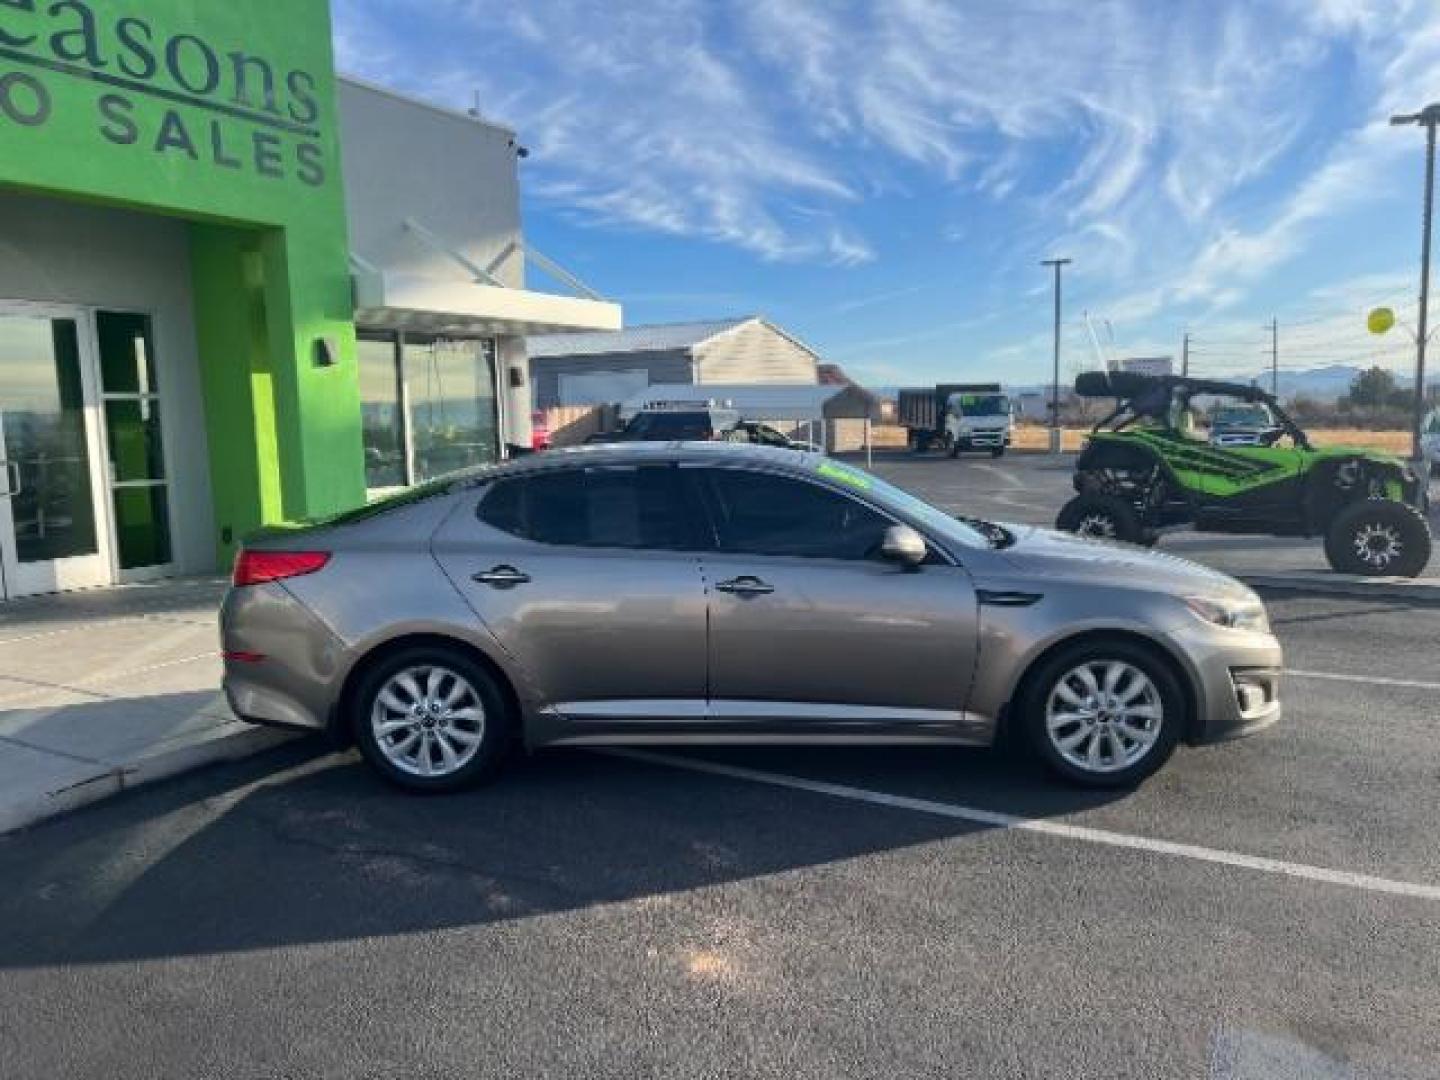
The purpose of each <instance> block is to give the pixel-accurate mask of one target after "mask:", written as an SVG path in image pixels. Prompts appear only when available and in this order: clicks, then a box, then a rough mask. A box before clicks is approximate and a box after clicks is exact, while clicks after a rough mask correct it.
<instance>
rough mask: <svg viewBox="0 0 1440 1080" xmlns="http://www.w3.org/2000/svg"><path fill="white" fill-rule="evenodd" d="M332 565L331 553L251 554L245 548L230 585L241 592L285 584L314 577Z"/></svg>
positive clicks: (264, 552) (270, 552)
mask: <svg viewBox="0 0 1440 1080" xmlns="http://www.w3.org/2000/svg"><path fill="white" fill-rule="evenodd" d="M329 561H330V553H329V552H328V551H248V550H246V549H244V548H242V549H241V550H240V554H239V555H238V556H237V557H236V559H235V573H234V575H233V576H232V577H231V579H230V581H231V583H232V584H233V585H235V586H236V587H237V588H238V587H240V586H242V585H259V584H261V583H263V582H266V581H281V580H283V579H285V578H293V577H300V576H301V575H303V574H313V573H315V571H316V570H319V569H321V568H322V567H324V565H325V564H326V563H328V562H329Z"/></svg>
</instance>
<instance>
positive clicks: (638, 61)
mask: <svg viewBox="0 0 1440 1080" xmlns="http://www.w3.org/2000/svg"><path fill="white" fill-rule="evenodd" d="M334 2H335V12H336V25H337V51H338V53H339V55H340V58H341V62H342V64H343V65H344V66H346V67H348V68H350V69H352V70H356V71H357V72H358V73H360V74H364V75H369V76H371V77H374V78H378V79H381V80H383V81H386V82H390V83H398V84H399V85H401V87H402V88H404V89H408V90H411V91H415V92H419V93H422V94H425V95H427V96H431V97H435V98H438V99H440V100H443V101H448V102H449V103H451V104H453V105H456V106H460V107H468V106H469V105H470V104H471V103H472V100H473V99H474V95H475V94H477V93H478V94H479V98H480V102H481V105H482V108H483V109H484V110H485V111H486V112H487V113H489V114H490V115H492V116H495V117H497V118H498V119H501V120H503V121H505V122H506V123H508V124H510V125H513V126H514V127H516V128H517V130H519V131H520V133H521V136H522V138H523V140H524V141H525V143H526V145H527V146H529V147H530V148H531V149H532V151H533V155H532V157H531V158H530V159H529V161H527V163H526V166H525V184H526V189H527V192H528V193H529V195H530V196H531V197H532V198H533V199H536V200H539V202H540V204H541V205H543V206H544V207H546V208H547V210H548V211H549V212H551V213H554V214H557V215H559V216H562V217H564V218H566V219H567V220H569V221H571V222H572V223H576V224H580V225H584V226H589V227H595V228H601V229H605V230H611V231H615V232H619V233H634V234H657V235H663V236H669V237H681V238H687V239H694V240H698V241H700V242H702V243H704V244H709V245H714V246H716V247H717V248H729V249H737V250H739V251H741V252H744V253H748V254H749V255H751V256H753V257H755V258H757V259H759V260H762V261H765V262H768V263H777V264H781V263H794V264H802V265H804V264H811V265H814V266H817V267H834V268H848V267H856V266H861V265H865V264H874V263H877V262H878V263H880V264H881V265H882V266H886V267H893V268H894V270H895V273H896V275H897V286H896V289H895V290H884V289H881V290H879V291H878V292H877V294H875V295H877V296H884V295H886V294H887V293H889V294H892V295H894V296H896V297H897V298H898V296H901V295H905V294H906V292H907V290H909V289H910V288H911V286H912V283H911V282H910V281H909V280H908V279H907V278H906V277H905V272H906V271H907V269H908V267H907V266H906V264H905V260H907V259H909V258H910V257H911V256H912V253H913V252H914V251H915V249H916V243H917V241H916V236H915V233H914V232H913V231H912V233H911V234H910V235H909V236H908V237H897V236H895V235H894V234H893V233H892V230H891V226H890V224H889V222H890V221H891V220H893V219H894V218H896V217H901V216H907V217H911V218H918V219H923V218H924V217H925V216H926V215H927V214H928V215H929V218H930V224H929V226H928V229H926V227H925V226H923V225H922V226H920V227H919V228H920V229H921V230H922V231H924V232H925V235H924V236H923V237H921V239H926V240H934V241H936V242H937V243H944V242H945V241H947V240H948V241H953V240H956V239H963V243H962V244H960V245H958V246H956V247H955V248H953V249H952V250H953V251H954V252H956V253H957V255H959V256H960V257H977V256H979V255H983V254H985V253H987V252H991V251H993V252H994V253H995V258H994V259H993V260H990V261H989V262H988V263H986V264H985V266H984V271H983V272H984V273H986V274H988V275H990V276H991V277H992V278H993V279H995V280H997V281H998V280H1001V279H1007V278H1008V279H1010V280H1008V283H1007V285H1006V286H1004V287H1002V288H996V289H984V290H975V292H974V295H987V296H993V295H1004V294H1007V293H1008V294H1009V295H1017V294H1018V293H1019V291H1020V290H1021V289H1023V288H1025V287H1026V286H1028V284H1029V282H1030V281H1032V280H1033V278H1034V274H1035V273H1036V271H1035V267H1034V260H1035V258H1036V257H1038V256H1039V255H1040V254H1042V253H1043V252H1044V251H1049V250H1060V249H1062V248H1063V249H1065V253H1069V254H1074V255H1076V256H1077V271H1078V272H1079V273H1080V274H1081V278H1080V280H1081V283H1082V286H1083V287H1084V288H1085V289H1086V290H1088V293H1089V296H1088V297H1087V302H1088V303H1089V304H1090V305H1091V306H1092V308H1093V309H1094V310H1096V311H1097V312H1103V314H1105V315H1107V316H1109V317H1112V318H1114V319H1115V320H1116V322H1117V325H1118V324H1120V323H1128V324H1129V325H1133V326H1138V325H1142V324H1144V323H1145V322H1146V320H1151V319H1155V318H1159V317H1162V316H1164V317H1168V318H1171V319H1173V320H1175V325H1176V326H1178V325H1179V322H1180V321H1181V320H1184V319H1188V320H1191V321H1197V320H1198V321H1203V320H1205V319H1212V320H1218V319H1222V318H1223V317H1224V316H1225V315H1226V313H1227V312H1228V311H1232V310H1235V309H1237V308H1243V307H1245V306H1246V305H1247V304H1249V303H1250V300H1251V297H1252V296H1253V295H1254V294H1255V292H1256V290H1258V289H1260V288H1261V287H1262V286H1263V285H1264V284H1265V283H1267V282H1273V281H1274V280H1275V279H1276V277H1277V275H1283V273H1284V272H1285V271H1286V269H1287V268H1288V267H1291V266H1293V265H1294V263H1295V261H1296V260H1297V259H1298V258H1299V257H1300V256H1301V255H1302V254H1303V253H1305V252H1306V251H1307V249H1308V248H1309V247H1310V245H1312V244H1313V243H1314V238H1315V235H1316V233H1317V232H1318V231H1320V230H1322V229H1323V228H1325V227H1329V226H1331V225H1332V223H1333V222H1334V221H1336V220H1337V218H1339V217H1341V216H1343V215H1345V214H1347V213H1351V212H1354V211H1356V209H1357V208H1360V207H1364V206H1365V205H1367V204H1369V203H1372V202H1373V201H1374V200H1376V199H1379V198H1385V197H1391V198H1393V197H1396V195H1397V192H1398V190H1399V185H1400V183H1401V179H1402V178H1403V181H1404V183H1406V184H1409V183H1410V181H1411V177H1410V176H1409V175H1408V173H1404V172H1402V170H1400V169H1399V167H1398V166H1399V165H1400V163H1401V162H1405V161H1410V162H1412V163H1413V159H1414V155H1415V149H1416V148H1415V145H1414V143H1415V139H1414V133H1413V132H1404V131H1394V130H1392V129H1390V128H1389V127H1388V126H1387V125H1386V124H1385V122H1384V119H1385V117H1386V115H1388V113H1389V112H1390V111H1394V110H1397V109H1400V108H1406V109H1409V108H1414V107H1416V106H1418V105H1421V104H1423V103H1424V102H1426V101H1428V100H1434V99H1435V98H1437V97H1440V6H1437V5H1436V4H1435V2H1434V0H1273V2H1271V3H1267V4H1256V3H1253V2H1252V0H1207V2H1203V3H1201V2H1194V3H1190V2H1180V0H1174V2H1165V3H1159V2H1155V0H1088V2H1086V3H1084V4H1076V3H1074V2H1073V0H967V2H966V3H957V2H953V0H885V2H884V3H873V2H871V0H783V2H777V0H627V2H625V3H614V2H613V0H526V2H525V3H523V4H516V3H514V2H513V0H428V2H427V3H426V4H425V5H424V6H423V8H422V7H420V6H418V5H415V4H414V3H413V2H411V0H334ZM1407 155H1409V156H1408V157H1407ZM1412 171H1413V170H1412ZM1413 186H1415V187H1418V180H1417V182H1416V183H1415V184H1414V185H1413ZM1406 190H1407V191H1409V189H1408V188H1407V189H1406ZM877 206H881V207H885V208H887V209H888V210H891V211H893V213H891V214H888V215H887V214H886V213H880V212H876V209H875V208H876V207H877ZM1001 228H1003V229H1004V230H1005V232H1004V235H1003V236H999V235H997V232H998V230H999V229H1001ZM947 257H949V256H947ZM915 272H917V273H926V272H928V271H927V270H916V271H915ZM1337 276H1339V275H1337ZM747 287H748V286H747ZM862 309H863V310H864V311H865V312H866V314H867V315H870V316H873V315H875V314H876V313H877V312H878V311H880V310H882V309H881V300H879V299H866V298H865V297H863V296H862V297H859V298H855V299H851V300H843V299H842V300H841V301H840V302H839V303H838V304H835V305H830V306H829V312H830V314H831V315H832V316H833V315H838V314H852V313H854V312H856V311H859V310H862ZM962 314H963V313H962ZM954 321H955V320H953V319H949V320H947V319H945V318H944V317H943V316H942V317H938V318H936V319H935V320H934V321H933V323H932V325H931V326H920V327H906V328H899V329H897V330H896V332H894V333H882V334H873V333H872V334H871V335H870V336H872V337H875V338H876V339H877V341H879V340H883V341H885V342H888V343H890V344H894V345H903V344H906V343H908V342H910V341H913V340H914V339H915V337H916V336H917V335H921V336H923V335H925V334H926V333H928V332H930V331H931V330H932V328H933V327H935V326H939V325H941V324H942V323H943V324H944V325H946V326H948V325H950V324H951V323H953V322H954ZM1251 321H1253V320H1251ZM882 329H883V328H882ZM1030 329H1031V328H1029V327H1027V328H1026V330H1025V331H1024V332H1021V331H1018V330H1017V331H1016V332H1015V333H1014V334H1013V335H1012V336H1013V337H1014V338H1016V339H1023V338H1024V336H1025V335H1026V334H1028V333H1029V331H1030ZM997 332H998V331H997ZM848 344H855V345H856V346H857V350H859V349H861V348H862V347H863V345H864V343H863V342H861V343H848ZM1009 344H1013V345H1015V346H1016V347H1017V348H1020V349H1022V350H1023V349H1025V348H1028V346H1029V343H1028V341H1025V340H1017V341H1013V342H1010V343H1009ZM1006 355H1009V354H1006ZM1002 359H1003V357H1002Z"/></svg>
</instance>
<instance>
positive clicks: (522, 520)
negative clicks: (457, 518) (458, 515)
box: [479, 465, 698, 550]
mask: <svg viewBox="0 0 1440 1080" xmlns="http://www.w3.org/2000/svg"><path fill="white" fill-rule="evenodd" d="M479 517H480V520H481V521H483V522H485V524H487V525H489V526H491V527H492V528H495V529H499V530H500V531H501V532H506V533H509V534H510V535H512V536H518V537H520V538H521V539H524V540H530V541H533V542H535V543H537V544H553V545H557V546H561V547H612V548H657V549H669V550H679V549H693V548H694V547H696V546H697V545H696V544H695V542H694V537H695V536H696V535H697V533H698V529H697V528H696V524H697V522H696V521H695V518H694V516H693V515H692V514H690V513H689V512H688V510H687V504H686V501H685V500H684V499H683V498H682V497H681V495H680V491H679V484H678V482H677V479H676V476H675V470H674V469H673V468H671V467H669V466H665V465H656V466H642V467H639V468H631V467H626V468H613V469H607V468H599V469H566V470H564V471H563V472H552V473H539V474H537V475H535V476H526V477H517V478H515V479H513V480H501V481H499V482H498V483H496V484H495V485H494V486H493V487H492V488H491V489H490V491H489V492H488V493H487V494H486V496H485V498H484V500H483V501H482V502H481V503H480V509H479Z"/></svg>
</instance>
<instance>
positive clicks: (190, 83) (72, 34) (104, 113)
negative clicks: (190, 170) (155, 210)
mask: <svg viewBox="0 0 1440 1080" xmlns="http://www.w3.org/2000/svg"><path fill="white" fill-rule="evenodd" d="M102 2H103V0H102ZM58 78H76V79H84V80H86V81H87V82H90V83H92V84H94V85H96V87H97V89H99V90H100V93H99V95H98V96H97V97H96V98H95V101H94V104H93V108H94V110H95V117H94V119H95V125H96V131H97V132H98V134H99V135H100V136H101V137H102V138H104V139H107V140H109V141H110V142H112V143H115V144H116V145H118V146H134V147H138V148H143V149H145V150H148V151H150V152H152V153H155V154H160V155H175V156H179V157H183V158H188V159H189V160H191V161H195V162H204V163H207V164H209V165H211V166H213V167H215V168H217V169H232V170H243V171H249V172H252V173H254V174H256V175H259V176H263V177H268V178H270V179H275V180H285V179H292V178H293V179H296V180H299V181H300V182H301V183H303V184H308V185H310V186H311V187H319V186H320V185H321V184H323V183H324V182H325V178H326V163H325V155H324V149H323V146H322V143H321V132H320V130H319V128H318V127H317V126H316V125H317V123H318V121H319V120H320V102H319V97H318V96H317V92H318V86H317V84H316V80H315V77H314V76H313V75H312V74H310V73H309V72H307V71H302V70H300V69H289V70H285V69H281V68H278V67H276V66H275V65H274V64H272V63H271V62H270V60H269V59H267V58H266V57H264V56H258V55H255V54H253V53H250V52H246V51H244V50H233V49H222V48H217V47H215V46H214V45H212V44H211V43H210V42H208V41H206V40H205V39H204V38H202V37H200V36H199V35H197V34H193V33H178V34H167V33H163V32H161V31H158V30H156V28H155V27H154V26H153V25H151V23H149V22H147V21H146V20H145V19H142V18H138V17H135V16H127V17H124V18H118V19H109V18H104V17H102V16H99V15H97V14H96V12H95V11H94V10H93V8H92V7H91V6H90V5H89V4H86V3H84V2H82V0H54V2H47V0H0V124H6V123H13V124H18V125H20V126H22V127H42V126H44V125H45V124H48V123H49V122H50V121H51V119H52V118H54V116H55V115H56V111H57V110H58V109H60V108H62V107H66V106H65V103H64V102H62V101H58V100H57V97H56V94H55V92H54V80H55V79H58ZM141 99H148V100H150V101H153V102H155V103H156V105H157V106H159V108H158V110H156V109H143V108H141V107H140V104H141Z"/></svg>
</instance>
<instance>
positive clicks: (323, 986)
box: [0, 597, 1440, 1080]
mask: <svg viewBox="0 0 1440 1080" xmlns="http://www.w3.org/2000/svg"><path fill="white" fill-rule="evenodd" d="M1272 612H1273V616H1274V620H1275V624H1276V627H1277V630H1278V632H1279V634H1280V636H1281V637H1282V639H1283V640H1284V642H1285V644H1286V646H1287V650H1288V656H1287V660H1288V664H1289V667H1290V669H1291V672H1290V674H1289V676H1288V677H1287V680H1286V688H1285V692H1286V699H1287V705H1288V713H1287V716H1286V718H1285V720H1284V721H1283V723H1282V724H1281V725H1280V726H1279V727H1277V728H1275V729H1272V730H1271V731H1269V732H1266V733H1264V734H1262V735H1260V736H1257V737H1255V738H1252V739H1248V740H1244V741H1240V742H1235V743H1230V744H1225V745H1221V746H1214V747H1208V748H1204V749H1198V750H1197V749H1191V750H1184V751H1182V752H1181V753H1180V754H1178V755H1177V757H1176V758H1175V760H1174V761H1172V762H1171V764H1170V766H1169V767H1168V768H1167V769H1166V770H1165V771H1164V772H1162V773H1161V774H1160V775H1159V776H1158V777H1156V778H1155V779H1154V780H1153V781H1152V782H1150V783H1149V784H1147V785H1146V786H1145V787H1143V788H1142V789H1140V790H1139V791H1137V792H1133V793H1119V794H1107V795H1099V794H1095V793H1081V792H1077V791H1074V790H1070V789H1066V788H1059V787H1055V786H1053V785H1052V784H1050V783H1049V782H1048V781H1047V780H1046V779H1044V778H1043V777H1042V776H1041V775H1040V774H1038V773H1037V772H1036V771H1035V769H1034V768H1033V767H1032V766H1031V765H1030V764H1029V763H1028V762H1027V761H1026V760H1025V759H1024V758H1023V757H1020V756H1018V755H1015V754H1011V753H1006V752H1003V751H962V750H935V749H906V750H894V751H888V752H875V751H873V750H865V751H856V750H841V749H835V750H826V751H816V750H809V751H805V752H799V751H794V750H770V751H759V750H746V751H741V750H735V751H726V752H713V753H704V754H699V753H685V754H667V755H664V756H663V757H652V756H643V755H642V756H622V755H615V754H606V753H599V752H582V751H569V752H551V753H546V754H541V755H537V756H536V757H534V758H531V759H528V760H525V761H521V762H518V763H517V765H516V767H515V768H514V769H513V770H511V771H510V772H508V773H507V774H506V775H505V776H503V777H502V778H501V779H500V781H499V782H497V783H495V784H494V785H492V786H490V787H487V788H484V789H480V790H476V791H473V792H468V793H465V794H461V795H457V796H451V797H441V798H417V797H413V796H406V795H401V794H397V793H395V792H393V791H391V790H389V789H387V788H385V787H383V786H381V785H379V784H378V783H377V782H376V781H375V780H374V779H372V777H371V776H370V774H369V773H368V772H367V771H366V770H365V769H364V768H363V767H362V766H361V765H360V764H359V762H358V760H357V759H356V758H355V757H354V756H353V755H350V754H332V753H329V752H327V751H326V749H325V748H324V747H323V746H316V745H305V744H296V745H292V746H289V747H286V748H283V749H280V750H276V751H272V752H270V753H268V754H266V755H263V756H261V757H258V758H254V759H251V760H250V761H248V762H245V763H243V764H238V765H229V766H223V767H218V768H214V769H211V770H208V771H204V772H201V773H196V774H193V775H191V776H188V777H186V778H183V779H180V780H177V781H174V782H171V783H167V784H163V785H160V786H157V787H154V788H150V789H142V790H139V791H136V792H133V793H131V794H128V795H124V796H121V797H120V798H118V799H115V800H112V801H110V802H107V803H104V804H101V805H98V806H96V807H93V808H91V809H89V810H85V811H81V812H79V813H76V814H73V815H71V816H69V817H65V818H61V819H57V820H55V821H53V822H51V823H49V824H47V825H44V826H40V827H37V828H35V829H33V830H30V831H28V832H23V833H17V834H14V835H11V836H9V837H6V838H4V839H0V881H3V882H4V883H5V887H4V888H3V889H0V928H3V929H0V997H3V1000H4V1001H5V1003H6V1004H5V1010H4V1021H3V1023H0V1061H3V1062H4V1069H3V1072H4V1075H5V1076H7V1077H17V1078H18V1077H25V1078H28V1077H56V1076H66V1077H91V1076H94V1077H102V1076H103V1077H106V1078H112V1077H113V1078H120V1077H155V1076H177V1077H202V1076H203V1077H244V1078H272V1077H275V1078H278V1077H321V1076H327V1077H328V1076H333V1077H407V1078H409V1077H477V1076H526V1077H532V1076H614V1077H642V1076H687V1077H689V1076H693V1077H701V1076H705V1077H721V1076H775V1077H808V1076H816V1077H820V1076H824V1077H836V1076H884V1077H896V1076H937V1077H938V1076H944V1077H954V1076H985V1077H1022V1076H1023V1077H1050V1076H1066V1077H1079V1076H1087V1077H1089V1076H1093V1077H1157V1076H1187V1077H1224V1078H1236V1077H1243V1078H1262V1077H1263V1078H1265V1080H1276V1078H1290V1077H1295V1078H1300V1077H1305V1078H1311V1077H1344V1078H1353V1077H1365V1078H1380V1077H1384V1078H1391V1077H1417V1076H1419V1077H1426V1076H1440V1028H1437V1026H1436V1024H1435V1018H1436V1017H1437V1016H1440V844H1437V842H1436V839H1435V838H1436V836H1437V835H1440V800H1437V799H1436V798H1435V792H1436V790H1437V783H1440V738H1437V734H1436V727H1437V724H1440V707H1437V693H1440V681H1437V674H1436V668H1435V659H1436V656H1437V650H1436V646H1435V642H1436V641H1437V637H1440V610H1436V609H1434V608H1425V607H1418V606H1411V605H1408V604H1405V603H1402V602H1397V601H1375V602H1372V601H1365V600H1356V599H1325V600H1322V599H1308V600H1307V599H1300V598H1295V597H1289V598H1280V599H1277V600H1276V601H1275V602H1274V604H1273V607H1272Z"/></svg>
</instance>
